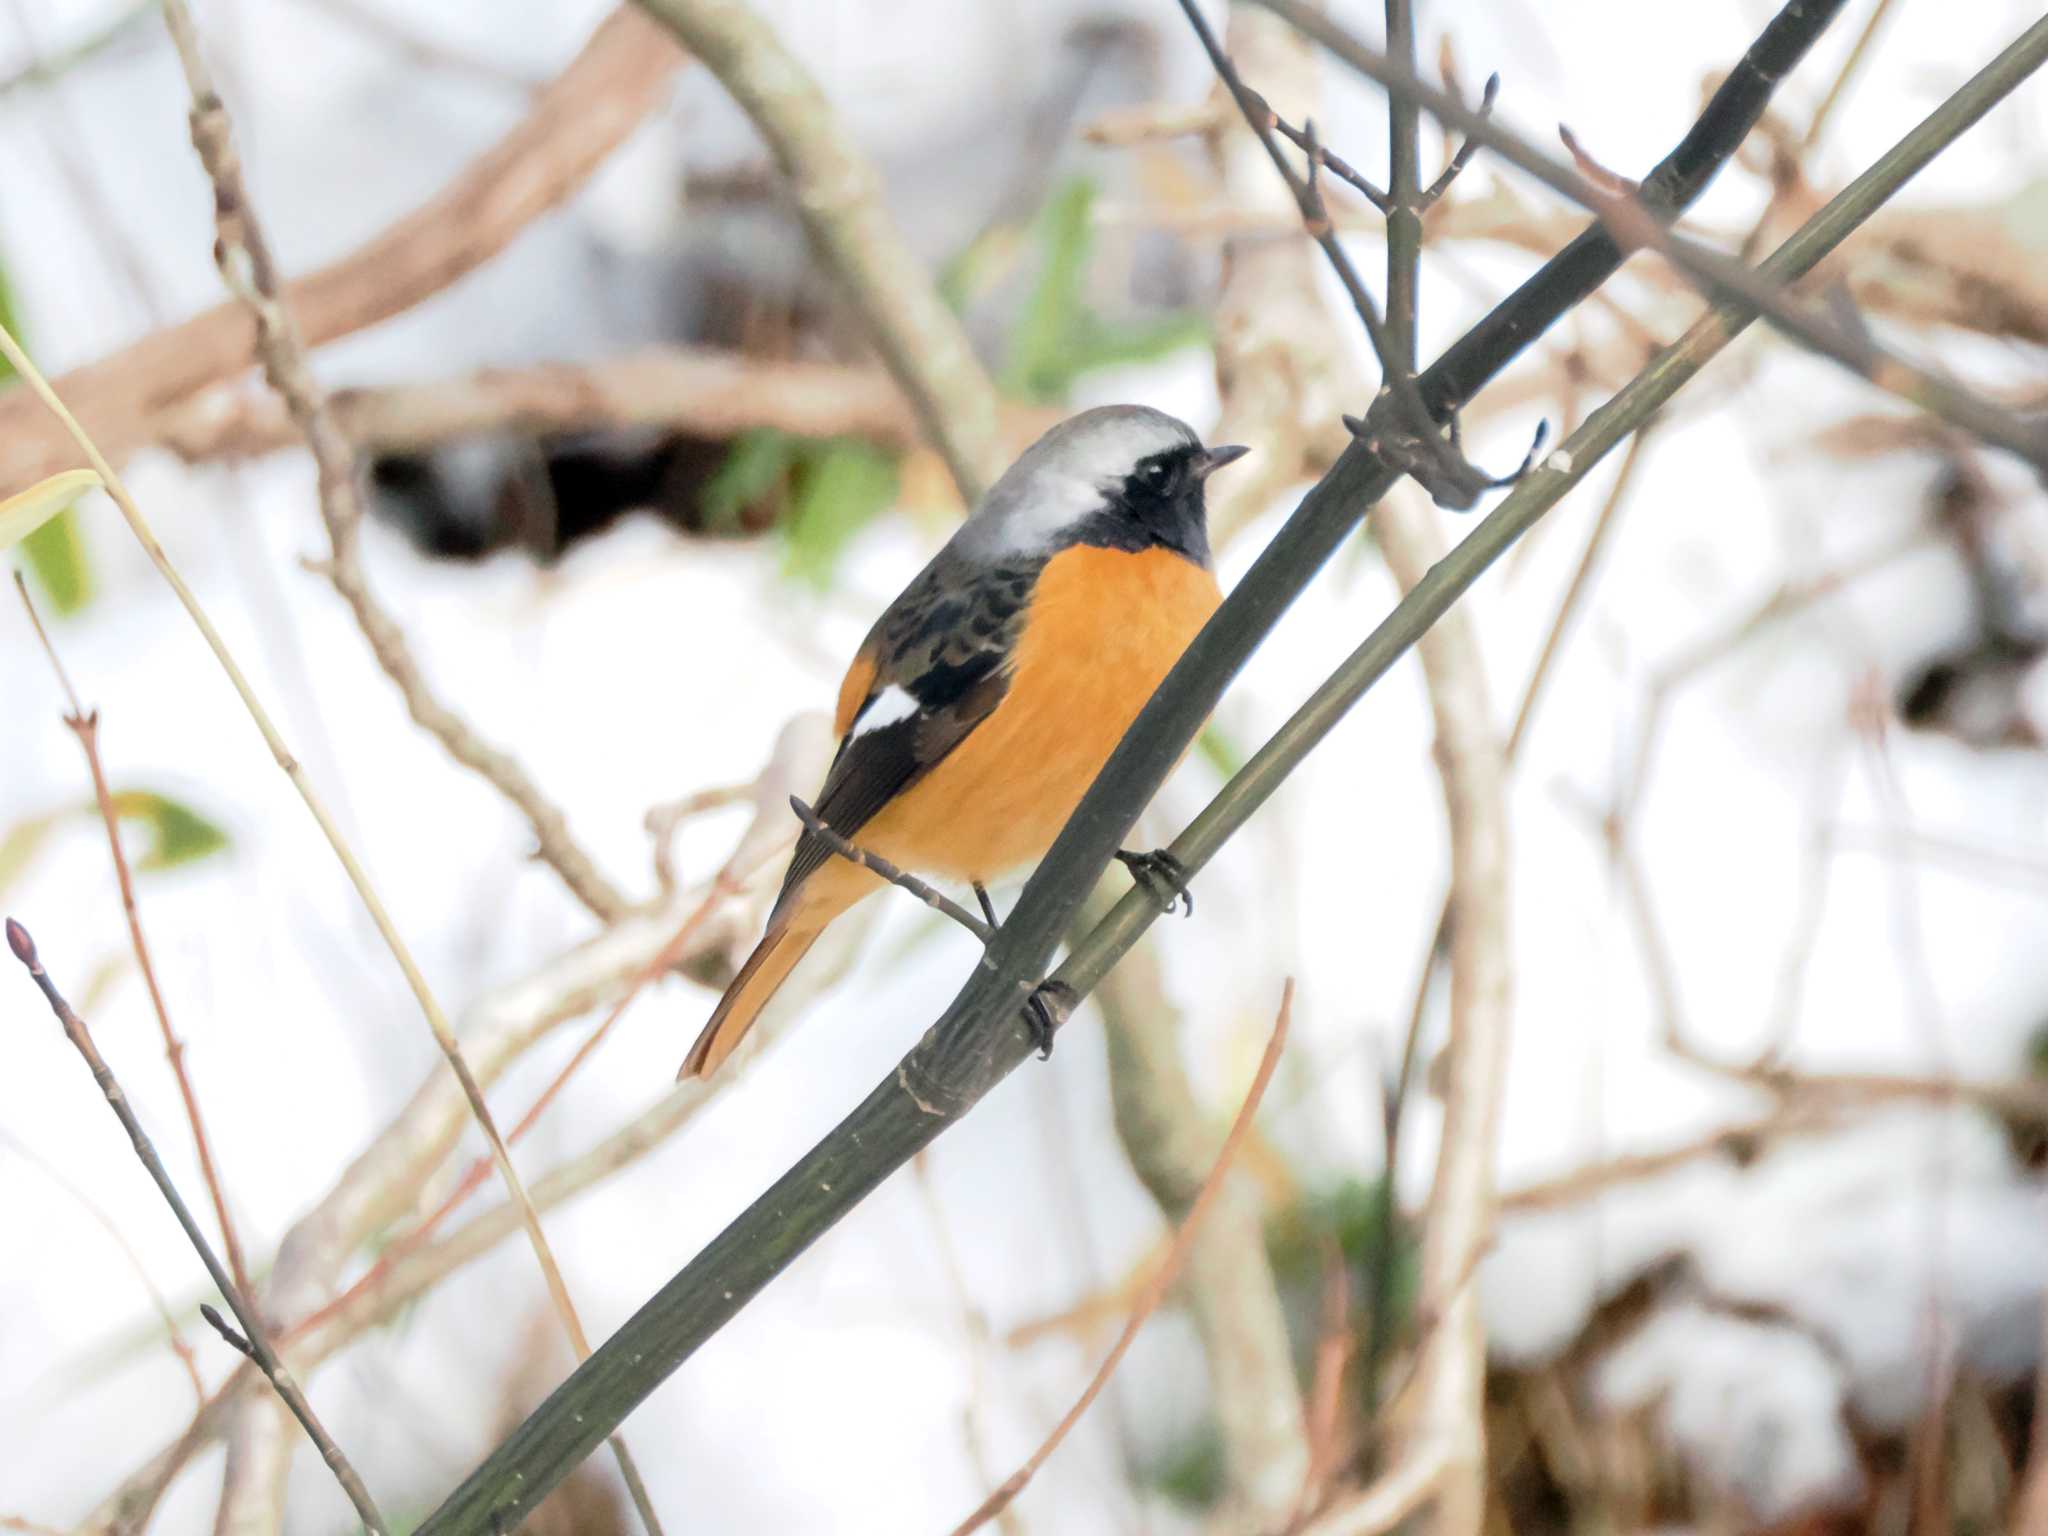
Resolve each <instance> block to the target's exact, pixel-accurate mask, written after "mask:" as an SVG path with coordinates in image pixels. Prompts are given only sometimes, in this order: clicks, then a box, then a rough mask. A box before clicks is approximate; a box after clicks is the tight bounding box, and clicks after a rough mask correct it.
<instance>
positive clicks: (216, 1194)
mask: <svg viewBox="0 0 2048 1536" xmlns="http://www.w3.org/2000/svg"><path fill="white" fill-rule="evenodd" d="M14 589H15V591H17V592H19V593H20V594H21V605H22V607H23V608H25V609H27V610H28V621H29V623H30V624H31V625H32V626H34V628H35V632H36V639H38V640H39V641H41V642H42V646H43V654H44V655H45V656H47V657H49V658H50V668H51V670H52V671H54V672H55V673H56V674H57V682H58V684H59V685H60V686H61V687H62V688H63V690H64V697H65V699H66V700H67V701H68V702H69V704H70V705H71V709H70V712H69V713H68V714H66V715H65V716H64V723H65V724H66V725H68V726H69V727H71V734H72V735H74V736H76V737H77V738H78V745H79V747H80V748H81V749H82V750H83V751H84V753H85V766H86V768H87V769H88V770H89V771H90V772H91V774H92V795H93V800H94V803H96V804H97V805H98V806H99V810H100V823H101V825H103V826H104V827H105V828H106V830H107V847H108V848H109V849H110V850H112V852H113V855H114V878H115V880H116V882H117V883H118V884H119V885H120V888H121V910H122V911H123V912H125V913H126V914H127V917H128V942H129V946H130V947H131V948H132V949H133V950H134V951H135V963H136V965H137V966H138V967H139V968H140V969H141V971H142V981H143V985H144V986H145V987H146V988H147V989H148V991H149V1005H150V1007H151V1008H152V1009H154V1010H155V1012H156V1022H157V1028H158V1029H159V1030H161V1031H162V1033H163V1037H164V1056H165V1059H166V1060H168V1061H169V1062H170V1064H171V1075H172V1076H173V1077H175V1078H176V1079H177V1080H178V1094H179V1096H180V1097H181V1098H182V1099H183V1100H184V1101H185V1119H186V1121H187V1122H188V1123H189V1124H190V1125H191V1127H192V1145H193V1148H194V1149H195V1150H196V1151H197V1152H198V1154H199V1172H200V1176H201V1177H202V1178H204V1179H205V1181H206V1193H207V1196H208V1198H209V1199H210V1200H211V1201H212V1202H213V1215H214V1219H215V1220H216V1221H218V1222H219V1223H220V1241H221V1246H222V1247H223V1248H225V1249H227V1253H228V1269H229V1271H230V1273H232V1274H233V1275H234V1277H235V1284H236V1285H237V1286H239V1287H240V1288H241V1291H242V1294H243V1295H245V1296H248V1295H253V1294H255V1293H254V1292H253V1291H252V1290H251V1289H250V1287H249V1266H248V1264H247V1263H246V1262H245V1261H244V1259H243V1257H242V1240H241V1238H240V1237H239V1236H237V1235H236V1233H235V1223H234V1221H233V1219H232V1218H231V1217H230V1216H229V1215H228V1200H227V1195H226V1194H225V1192H223V1190H222V1189H221V1183H220V1174H219V1172H218V1171H217V1170H216V1169H215V1167H214V1163H213V1144H212V1142H211V1141H209V1140H208V1139H207V1135H206V1120H205V1117H204V1116H203V1115H201V1114H200V1112H199V1096H198V1095H197V1094H195V1093H194V1092H193V1091H192V1079H191V1077H190V1076H188V1075H187V1073H186V1071H185V1042H184V1041H182V1040H180V1039H179V1038H178V1035H177V1032H176V1031H175V1030H173V1029H172V1028H171V1013H170V1009H169V1008H168V1007H167V1006H166V1005H165V1003H164V993H163V988H162V987H161V986H159V985H158V983H157V979H156V965H155V962H153V961H152V960H151V959H150V957H149V944H148V942H147V941H146V940H145V939H144V938H143V936H142V913H141V910H140V909H139V908H138V907H137V906H136V904H135V882H134V880H133V879H131V878H130V876H129V872H128V855H127V852H126V851H125V850H124V849H123V848H122V847H121V822H120V818H119V817H118V816H117V815H116V814H115V811H114V797H113V794H112V793H111V792H110V791H109V790H108V788H107V774H106V768H105V766H104V765H103V764H102V763H101V762H100V712H99V711H98V710H96V709H95V710H93V711H92V712H91V713H90V714H88V713H86V711H85V709H84V708H83V707H82V706H81V705H80V704H79V702H78V695H77V694H76V693H74V692H73V691H72V688H71V679H70V678H69V677H67V676H65V674H64V666H63V663H61V662H60V661H58V660H57V648H56V647H55V646H53V645H52V644H51V643H50V636H49V634H48V633H47V632H46V631H45V630H44V628H43V620H42V616H41V615H39V614H38V613H37V612H36V605H35V603H34V602H33V601H32V600H31V599H30V597H29V595H28V584H27V583H26V582H24V581H23V580H22V578H21V572H20V571H16V572H15V573H14Z"/></svg>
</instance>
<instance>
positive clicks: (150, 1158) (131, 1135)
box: [7, 917, 389, 1536]
mask: <svg viewBox="0 0 2048 1536" xmlns="http://www.w3.org/2000/svg"><path fill="white" fill-rule="evenodd" d="M7 947H8V948H9V949H11V950H12V951H14V958H15V959H17V960H19V961H20V962H21V964H22V966H23V968H24V969H25V970H27V972H28V973H29V976H30V977H31V978H32V979H33V980H34V982H35V984H36V985H37V987H39V988H41V989H42V994H43V997H44V998H45V999H46V1000H47V1001H48V1003H49V1005H50V1012H52V1013H53V1014H55V1015H56V1016H57V1022H58V1023H59V1024H62V1025H63V1026H64V1035H65V1038H66V1039H68V1040H69V1041H70V1042H71V1044H72V1046H73V1048H74V1049H76V1050H77V1052H78V1054H79V1055H80V1056H81V1057H83V1058H84V1060H85V1064H86V1066H87V1068H88V1069H90V1071H91V1072H92V1076H93V1081H94V1082H96V1083H98V1084H99V1085H100V1092H102V1093H104V1094H105V1095H106V1096H107V1107H108V1108H110V1109H112V1110H113V1112H114V1116H115V1118H116V1119H118V1120H119V1121H120V1122H121V1129H123V1130H124V1131H126V1132H127V1133H128V1139H129V1141H131V1142H132V1143H134V1146H135V1155H136V1156H137V1157H138V1158H140V1159H141V1160H142V1166H143V1167H144V1168H145V1169H147V1170H148V1171H149V1176H150V1178H151V1179H152V1180H153V1181H154V1182H155V1184H156V1187H157V1189H158V1190H159V1191H160V1192H161V1193H162V1195H163V1197H164V1203H165V1204H167V1205H168V1206H170V1208H171V1214H172V1215H173V1216H175V1217H177V1218H178V1225H179V1226H181V1227H183V1228H184V1229H185V1236H186V1237H187V1238H188V1239H190V1240H191V1243H192V1248H193V1251H194V1252H196V1253H197V1254H198V1255H199V1262H200V1263H202V1264H204V1265H205V1266H206V1272H207V1273H208V1274H209V1275H211V1276H212V1277H213V1283H214V1284H215V1285H216V1286H218V1287H219V1288H220V1293H221V1295H222V1296H223V1297H224V1298H225V1299H226V1301H227V1304H228V1306H229V1308H230V1309H231V1310H232V1311H233V1312H234V1314H235V1317H236V1318H237V1319H238V1320H239V1321H240V1323H241V1325H242V1327H243V1328H244V1330H246V1337H244V1338H242V1339H240V1340H238V1341H237V1342H236V1347H237V1348H238V1349H240V1350H241V1351H242V1353H243V1354H245V1355H247V1356H248V1357H249V1358H250V1359H251V1360H253V1361H255V1363H256V1364H257V1366H258V1367H259V1368H260V1369H261V1370H262V1372H263V1374H264V1375H265V1376H266V1377H268V1378H269V1380H270V1384H271V1386H273V1387H275V1388H276V1389H277V1395H278V1396H279V1397H281V1398H283V1399H284V1401H285V1404H286V1406H288V1407H289V1408H290V1409H291V1411H292V1416H293V1417H294V1418H296V1419H297V1420H298V1421H299V1423H300V1424H301V1425H303V1426H304V1428H305V1431H306V1438H307V1439H309V1440H311V1441H312V1442H313V1444H314V1445H316V1446H318V1447H319V1449H320V1458H321V1460H323V1461H325V1462H326V1463H327V1466H328V1469H329V1470H330V1471H331V1472H333V1474H334V1480H335V1481H336V1482H337V1483H339V1484H340V1485H341V1491H342V1492H343V1493H345V1494H347V1495H348V1501H349V1502H350V1503H351V1504H353V1505H354V1506H355V1508H356V1513H357V1514H358V1515H360V1516H361V1517H362V1521H363V1524H364V1525H365V1526H366V1527H368V1528H369V1529H370V1530H371V1531H372V1532H373V1533H375V1536H387V1533H388V1530H389V1527H387V1526H386V1525H385V1523H384V1517H383V1515H382V1514H380V1513H379V1512H378V1509H377V1505H376V1501H375V1500H373V1499H372V1498H371V1497H370V1493H369V1490H368V1489H367V1488H365V1487H364V1486H363V1480H362V1478H360V1477H359V1476H357V1475H356V1469H355V1468H354V1467H353V1466H352V1465H350V1463H349V1459H348V1457H347V1456H345V1455H343V1454H342V1450H341V1447H340V1446H338V1445H336V1444H335V1443H334V1440H333V1438H332V1437H331V1436H329V1435H328V1433H327V1431H326V1429H324V1428H323V1427H322V1426H321V1423H320V1418H319V1415H317V1414H315V1413H314V1412H313V1405H312V1404H311V1403H309V1402H307V1401H306V1394H305V1393H303V1392H301V1391H300V1390H299V1384H298V1383H297V1382H296V1381H294V1380H293V1379H292V1375H291V1373H290V1372H289V1371H287V1370H286V1369H285V1368H284V1365H283V1363H282V1362H280V1361H279V1360H278V1358H277V1353H276V1351H274V1350H273V1349H272V1348H271V1347H270V1344H269V1341H268V1340H267V1339H266V1338H265V1336H264V1328H263V1322H262V1319H261V1318H259V1317H258V1316H257V1315H256V1309H255V1307H254V1305H252V1304H251V1303H250V1301H249V1300H248V1299H247V1298H246V1297H245V1296H244V1295H243V1294H242V1290H241V1287H240V1286H238V1285H236V1284H235V1282H234V1280H233V1279H232V1278H231V1277H230V1276H229V1274H228V1272H227V1270H226V1269H225V1268H223V1267H222V1265H221V1262H220V1260H219V1259H217V1258H215V1257H214V1253H213V1246H212V1245H211V1244H210V1243H208V1242H207V1241H206V1234H205V1233H203V1232H201V1231H200V1230H199V1223H198V1222H196V1221H194V1220H193V1219H192V1212H191V1211H190V1210H188V1209H187V1208H186V1206H185V1202H184V1200H183V1199H181V1198H180V1197H179V1195H178V1187H177V1186H176V1185H175V1184H173V1183H172V1182H171V1176H170V1174H169V1173H167V1172H166V1171H165V1170H164V1165H163V1159H162V1158H160V1157H158V1156H157V1155H156V1148H155V1146H154V1145H152V1144H151V1142H150V1139H149V1133H148V1132H147V1131H145V1130H143V1128H142V1122H141V1121H140V1120H138V1119H136V1118H135V1111H134V1110H133V1109H131V1108H130V1107H129V1104H128V1095H127V1094H125V1093H124V1092H122V1091H121V1085H120V1083H119V1082H118V1081H116V1080H115V1077H114V1073H113V1070H112V1069H111V1068H110V1067H108V1065H107V1063H106V1060H105V1058H103V1057H102V1056H101V1055H100V1053H99V1047H97V1046H96V1045H94V1044H93V1038H92V1031H91V1030H89V1029H88V1028H87V1027H86V1023H85V1020H83V1019H81V1018H80V1017H79V1016H78V1015H77V1014H76V1013H74V1012H72V1010H71V1005H70V1004H69V1003H67V1002H65V1001H64V995H63V994H62V993H61V992H59V991H58V990H57V984H56V983H55V982H54V981H52V980H51V979H50V973H49V972H48V971H46V970H44V969H43V962H42V960H41V959H40V958H39V957H38V956H37V954H36V944H35V940H34V939H32V938H30V937H29V932H28V930H27V929H26V928H24V927H22V926H21V924H20V923H18V922H16V921H15V920H14V919H13V918H11V917H10V918H9V919H7ZM206 1310H208V1311H211V1310H212V1309H211V1308H208V1309H206Z"/></svg>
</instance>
